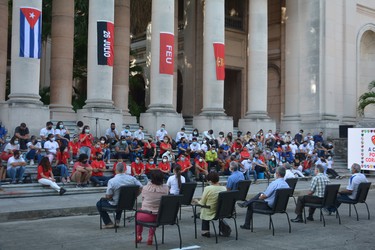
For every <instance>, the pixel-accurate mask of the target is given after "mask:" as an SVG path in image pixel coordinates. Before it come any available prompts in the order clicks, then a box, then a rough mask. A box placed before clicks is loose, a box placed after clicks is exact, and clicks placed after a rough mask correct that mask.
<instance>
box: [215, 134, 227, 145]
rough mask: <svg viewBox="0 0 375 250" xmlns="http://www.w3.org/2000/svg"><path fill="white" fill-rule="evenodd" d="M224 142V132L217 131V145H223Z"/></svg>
mask: <svg viewBox="0 0 375 250" xmlns="http://www.w3.org/2000/svg"><path fill="white" fill-rule="evenodd" d="M224 142H225V136H224V132H223V131H220V132H219V137H218V138H217V143H218V145H219V147H220V146H221V145H223V143H224Z"/></svg>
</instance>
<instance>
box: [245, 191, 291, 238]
mask: <svg viewBox="0 0 375 250" xmlns="http://www.w3.org/2000/svg"><path fill="white" fill-rule="evenodd" d="M292 194H293V189H292V188H279V189H277V190H276V195H275V203H274V205H273V208H271V207H269V206H264V205H263V204H264V203H266V202H265V201H263V200H259V201H255V202H254V203H253V204H252V206H253V213H257V214H265V215H269V218H270V221H269V229H271V226H272V235H273V236H274V235H275V227H274V225H273V221H272V215H274V214H276V213H282V214H286V217H287V220H288V224H289V233H290V232H291V226H290V221H289V215H288V213H287V212H286V208H287V206H288V201H289V197H290V196H291V195H292ZM260 203H263V204H260ZM253 223H254V216H253V218H252V220H251V225H250V227H251V232H253V229H254V226H253Z"/></svg>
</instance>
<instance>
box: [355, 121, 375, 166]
mask: <svg viewBox="0 0 375 250" xmlns="http://www.w3.org/2000/svg"><path fill="white" fill-rule="evenodd" d="M353 163H358V164H359V165H360V166H361V169H362V170H375V128H349V129H348V169H350V167H351V166H352V164H353Z"/></svg>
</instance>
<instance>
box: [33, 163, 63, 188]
mask: <svg viewBox="0 0 375 250" xmlns="http://www.w3.org/2000/svg"><path fill="white" fill-rule="evenodd" d="M37 179H38V182H39V183H40V184H42V185H47V186H50V187H51V188H53V189H54V190H56V191H57V192H59V194H60V195H63V194H64V193H65V192H66V190H65V189H64V188H63V187H59V185H57V184H56V180H55V178H54V176H53V173H52V166H51V163H50V161H49V159H48V157H43V158H42V160H41V161H40V164H39V166H38V175H37Z"/></svg>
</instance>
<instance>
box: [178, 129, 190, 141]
mask: <svg viewBox="0 0 375 250" xmlns="http://www.w3.org/2000/svg"><path fill="white" fill-rule="evenodd" d="M187 137H188V136H187V134H186V133H185V128H181V130H180V131H179V132H177V134H176V142H177V143H180V142H181V141H182V140H181V139H182V138H184V139H185V138H187Z"/></svg>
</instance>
